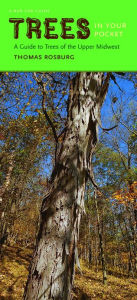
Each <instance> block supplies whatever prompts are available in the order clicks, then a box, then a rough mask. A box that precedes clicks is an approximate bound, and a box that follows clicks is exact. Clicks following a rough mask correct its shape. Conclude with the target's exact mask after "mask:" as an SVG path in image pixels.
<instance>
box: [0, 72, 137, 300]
mask: <svg viewBox="0 0 137 300" xmlns="http://www.w3.org/2000/svg"><path fill="white" fill-rule="evenodd" d="M0 99H1V101H0V164H1V173H0V179H1V187H0V215H1V218H0V244H1V253H0V254H1V258H0V259H1V265H0V277H1V281H0V294H1V299H22V297H23V294H24V297H23V299H28V300H31V299H32V300H34V299H36V300H38V299H60V300H61V299H63V300H67V299H93V298H94V299H97V300H98V299H102V297H103V299H125V298H127V299H135V297H136V293H137V288H136V285H135V283H136V282H137V278H136V275H137V274H136V271H137V270H136V268H137V255H136V222H137V204H136V199H137V174H136V171H137V169H136V159H137V157H136V149H137V148H136V146H137V145H136V140H137V122H136V103H137V102H136V100H137V73H133V72H129V73H126V72H77V73H76V72H22V73H20V72H1V74H0ZM28 270H29V271H28ZM74 275H75V277H74ZM27 278H28V279H27ZM24 287H25V291H24ZM9 297H10V298H9Z"/></svg>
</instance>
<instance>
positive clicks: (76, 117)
mask: <svg viewBox="0 0 137 300" xmlns="http://www.w3.org/2000/svg"><path fill="white" fill-rule="evenodd" d="M108 81H109V76H107V77H106V79H105V80H103V73H101V72H98V73H87V72H83V73H77V76H76V77H75V78H74V79H73V80H72V82H71V86H70V96H69V102H68V119H67V127H66V130H65V133H64V138H63V142H62V145H61V147H60V151H59V153H58V156H57V161H56V165H55V168H54V170H53V173H52V176H51V180H50V184H49V189H48V191H47V194H46V196H45V198H44V200H43V204H42V208H41V224H40V229H39V234H38V238H37V245H36V250H35V253H34V257H33V261H32V265H31V268H30V273H29V278H28V282H27V285H26V289H25V294H24V299H25V300H31V299H33V300H36V299H37V300H38V299H54V300H57V299H58V300H69V299H71V297H70V292H71V287H72V283H73V278H74V264H75V255H76V247H77V240H78V236H79V224H80V218H81V214H82V213H83V211H84V192H85V183H86V179H87V176H88V175H87V174H88V173H90V171H91V157H92V153H93V150H94V148H95V145H96V142H97V128H98V121H97V120H98V119H99V115H100V107H101V105H102V103H103V100H104V97H105V94H106V91H107V87H108Z"/></svg>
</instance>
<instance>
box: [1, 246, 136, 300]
mask: <svg viewBox="0 0 137 300" xmlns="http://www.w3.org/2000/svg"><path fill="white" fill-rule="evenodd" d="M31 257H32V250H31V249H28V248H21V247H18V246H17V247H15V246H14V247H7V246H5V248H4V251H3V257H2V261H1V262H0V300H21V299H22V296H23V291H24V286H25V283H26V280H27V276H28V268H29V262H30V260H31ZM81 269H82V274H79V273H78V271H77V272H76V278H75V285H74V289H73V299H74V300H81V299H85V300H88V299H89V300H90V299H95V300H101V299H108V300H119V299H123V300H124V299H126V300H137V279H133V278H126V277H121V278H119V277H117V276H114V275H108V280H107V284H106V285H105V286H104V285H103V284H102V273H101V271H99V272H98V273H97V272H95V271H94V270H92V269H89V268H88V267H87V266H86V264H85V263H84V262H81ZM82 295H83V298H82ZM84 296H85V297H84Z"/></svg>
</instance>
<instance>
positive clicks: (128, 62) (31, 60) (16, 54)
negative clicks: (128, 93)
mask: <svg viewBox="0 0 137 300" xmlns="http://www.w3.org/2000/svg"><path fill="white" fill-rule="evenodd" d="M136 12H137V2H136V1H128V2H127V3H126V2H125V1H123V0H121V1H118V0H115V1H113V2H112V1H108V0H105V1H101V0H98V1H97V0H96V1H90V0H87V1H79V2H78V1H72V0H70V1H59V2H58V1H26V0H24V1H22V2H21V3H19V1H15V0H14V1H12V2H11V3H6V2H5V3H3V4H2V7H1V12H0V14H1V18H0V22H1V56H0V70H1V71H91V70H92V71H96V70H97V71H101V70H102V71H104V70H105V71H110V70H114V71H136V70H137V59H136V56H137V37H136V36H137V34H136V33H137V18H136Z"/></svg>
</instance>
